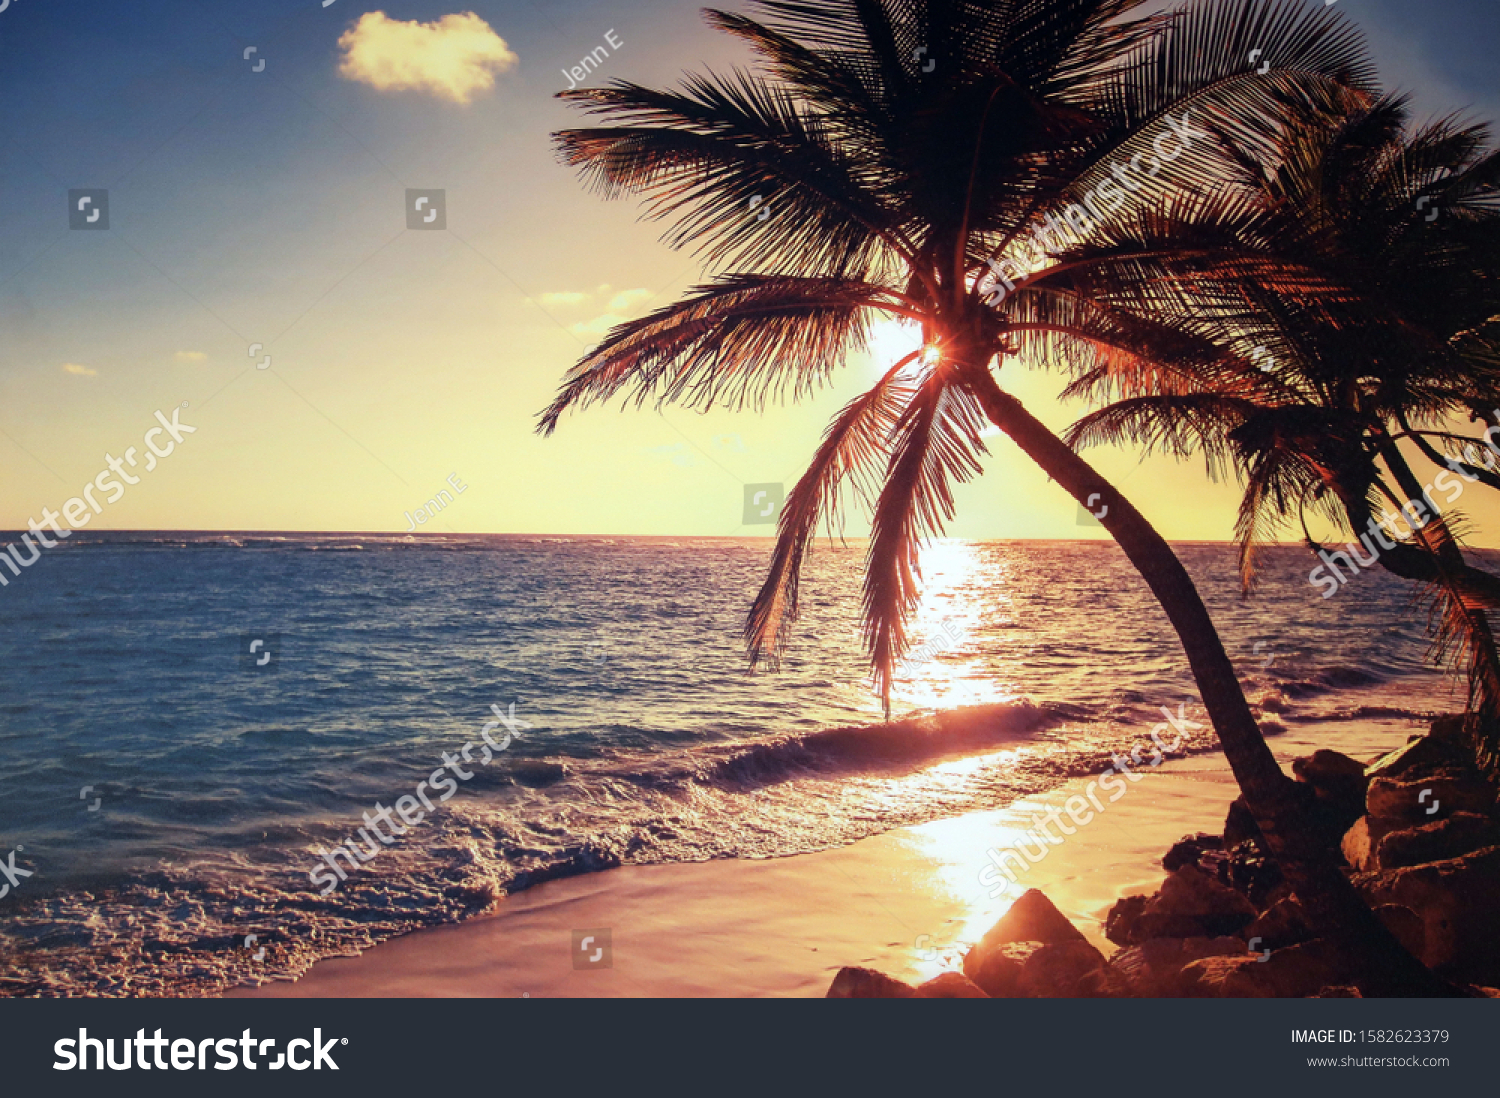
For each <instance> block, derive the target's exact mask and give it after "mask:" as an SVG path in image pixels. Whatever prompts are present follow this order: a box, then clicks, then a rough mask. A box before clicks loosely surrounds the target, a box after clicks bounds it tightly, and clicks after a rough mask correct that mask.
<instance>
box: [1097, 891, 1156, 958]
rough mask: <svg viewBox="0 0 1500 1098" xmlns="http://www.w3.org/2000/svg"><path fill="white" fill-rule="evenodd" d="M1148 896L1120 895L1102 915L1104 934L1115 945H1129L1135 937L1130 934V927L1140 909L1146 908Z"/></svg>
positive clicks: (1133, 923) (1138, 914)
mask: <svg viewBox="0 0 1500 1098" xmlns="http://www.w3.org/2000/svg"><path fill="white" fill-rule="evenodd" d="M1150 899H1151V897H1150V896H1122V897H1121V898H1120V899H1118V900H1116V901H1115V906H1114V907H1112V908H1110V909H1109V914H1108V915H1106V916H1105V917H1104V936H1105V937H1106V938H1108V939H1109V940H1110V941H1111V942H1114V943H1115V945H1119V946H1122V945H1129V944H1130V943H1131V942H1134V941H1135V940H1136V939H1135V938H1134V937H1133V936H1132V929H1131V928H1132V927H1134V926H1135V921H1136V919H1137V918H1139V917H1140V914H1141V912H1142V911H1145V910H1146V904H1147V902H1149V901H1150Z"/></svg>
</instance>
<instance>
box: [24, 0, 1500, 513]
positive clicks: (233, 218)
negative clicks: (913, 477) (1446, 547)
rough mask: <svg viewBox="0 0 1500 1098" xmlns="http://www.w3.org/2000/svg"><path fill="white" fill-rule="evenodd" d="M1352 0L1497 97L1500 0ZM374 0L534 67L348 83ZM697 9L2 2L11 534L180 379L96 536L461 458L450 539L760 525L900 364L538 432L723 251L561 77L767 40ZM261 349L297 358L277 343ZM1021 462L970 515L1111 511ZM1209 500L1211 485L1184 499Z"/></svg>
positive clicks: (1048, 385) (429, 475)
mask: <svg viewBox="0 0 1500 1098" xmlns="http://www.w3.org/2000/svg"><path fill="white" fill-rule="evenodd" d="M1338 3H1339V8H1340V10H1342V11H1343V12H1344V13H1345V14H1346V15H1347V16H1348V17H1349V18H1352V19H1354V20H1355V21H1356V22H1358V23H1359V24H1360V25H1361V26H1362V27H1363V28H1364V29H1365V30H1366V32H1367V33H1368V35H1369V37H1370V41H1371V45H1372V47H1373V49H1374V51H1375V53H1376V55H1377V58H1378V60H1379V63H1380V66H1381V69H1382V73H1383V74H1384V76H1385V78H1386V81H1387V83H1388V84H1389V85H1391V86H1397V87H1403V88H1406V89H1409V90H1413V91H1414V92H1416V93H1417V104H1418V106H1419V108H1420V109H1421V110H1422V111H1424V112H1427V113H1441V112H1447V111H1451V110H1455V109H1470V110H1472V111H1473V112H1474V113H1477V114H1478V115H1480V116H1482V117H1489V118H1497V117H1500V98H1497V96H1500V92H1497V88H1500V81H1497V80H1496V75H1497V73H1496V67H1497V66H1496V60H1495V49H1496V47H1497V46H1500V33H1497V32H1500V6H1497V5H1496V4H1494V3H1493V0H1490V2H1487V3H1480V2H1478V0H1450V2H1446V3H1443V4H1442V5H1441V6H1440V7H1430V6H1427V5H1422V4H1417V3H1401V2H1397V0H1338ZM726 6H730V7H733V6H734V5H732V4H729V5H726ZM377 10H379V11H383V12H385V14H386V15H387V16H388V17H389V19H391V20H398V21H402V22H417V23H432V22H435V21H437V20H440V19H442V18H443V17H445V16H457V15H460V14H462V13H465V12H470V11H472V12H473V13H474V14H475V15H476V16H477V17H478V18H479V19H481V20H483V22H484V23H485V24H487V25H488V27H489V28H492V30H493V33H494V34H495V35H498V36H499V37H500V38H501V39H503V40H504V43H505V46H506V47H507V48H508V49H509V51H511V52H513V53H514V55H515V57H516V61H515V63H514V65H512V66H510V67H508V68H505V69H504V71H497V72H495V73H494V84H493V87H491V88H488V89H484V90H482V91H480V92H477V93H476V94H474V95H473V96H472V98H471V99H470V101H469V102H467V103H457V102H454V101H451V100H449V99H445V98H443V97H442V96H440V95H437V94H432V93H430V92H428V91H423V90H389V89H387V90H381V89H380V88H377V87H374V86H372V85H371V84H369V83H366V82H360V81H356V80H352V79H348V78H346V77H344V76H341V75H340V72H339V67H340V53H341V50H340V46H339V40H340V37H341V36H342V35H344V34H345V33H346V32H348V31H349V30H350V28H351V27H353V26H354V25H355V24H356V23H357V22H358V21H360V20H361V17H363V16H365V15H366V14H367V13H369V12H373V11H377ZM698 11H699V7H698V5H697V4H693V3H681V2H675V0H648V2H644V3H632V4H630V5H618V4H616V5H609V4H604V3H576V2H571V0H569V2H563V3H555V4H553V3H537V4H526V3H484V2H481V3H475V4H472V5H463V6H456V5H451V4H445V3H431V2H419V3H405V2H402V3H390V4H386V5H384V6H383V7H378V8H377V7H373V6H371V5H369V4H367V3H358V2H356V0H335V2H334V3H332V4H331V5H330V6H328V7H327V8H324V7H322V6H321V5H320V3H319V2H318V0H255V2H253V3H234V4H231V3H227V2H224V0H162V2H160V3H153V4H149V5H135V4H119V3H103V2H98V0H45V2H44V0H11V2H10V4H9V6H8V7H6V8H5V10H3V11H0V102H4V103H5V104H6V111H5V112H4V115H3V120H0V188H3V192H4V196H5V199H4V201H3V202H0V332H3V333H4V338H3V340H0V432H3V433H0V472H3V475H0V527H7V528H14V527H17V526H21V525H24V523H25V520H26V518H27V517H28V516H30V515H37V514H39V513H40V511H41V508H42V507H43V506H50V507H54V508H56V507H59V506H60V505H61V504H62V502H63V501H64V500H65V499H67V498H68V497H69V496H73V495H75V494H77V492H78V491H79V489H80V488H81V486H82V485H83V484H84V483H86V482H87V481H90V480H93V479H94V477H95V475H96V474H97V473H98V472H99V471H100V470H101V469H102V468H103V455H104V453H105V452H106V451H110V452H111V453H116V454H118V453H119V452H120V451H121V449H123V448H124V447H125V446H128V445H130V444H132V442H138V440H139V437H140V435H141V434H142V432H144V431H145V430H146V429H148V428H149V427H150V426H151V425H152V423H153V422H154V419H153V413H154V412H155V411H156V410H157V409H166V408H170V407H172V406H179V407H180V406H181V405H182V402H183V401H186V402H188V407H187V409H185V410H184V411H183V412H182V419H183V420H184V421H186V422H189V423H192V424H195V425H197V426H198V427H199V428H200V430H199V432H198V433H197V434H196V435H194V436H193V437H192V438H191V439H189V440H188V441H187V442H186V443H185V444H184V445H183V448H182V451H181V453H180V455H178V456H174V457H173V458H172V459H171V460H170V461H167V462H164V463H163V466H162V468H161V470H160V471H159V472H158V473H154V474H153V476H152V479H150V480H149V481H147V482H146V483H145V484H143V486H142V487H140V488H136V489H132V491H131V492H130V493H129V494H128V495H127V496H126V498H125V499H123V500H121V501H120V502H119V503H118V504H116V505H113V506H112V507H110V508H109V509H108V510H107V511H106V512H105V514H103V515H101V516H100V517H99V520H98V521H99V525H100V526H101V527H104V526H107V527H114V528H136V529H145V528H183V529H359V530H397V529H402V530H404V529H405V528H406V523H405V519H404V516H405V514H406V513H407V512H410V511H412V510H413V509H414V508H415V507H417V506H419V505H420V503H421V502H422V501H423V500H425V499H427V498H429V497H430V496H432V494H433V493H434V492H435V491H436V490H437V489H438V488H440V487H442V486H443V485H444V483H445V482H446V478H447V477H448V476H449V475H450V474H453V473H457V474H458V475H459V476H460V477H461V478H462V480H463V481H465V482H466V483H468V484H469V485H470V486H471V487H472V488H473V489H475V490H474V491H470V492H468V493H466V494H465V495H464V496H463V498H462V501H461V504H462V506H456V507H454V508H452V509H450V510H449V511H448V512H447V513H445V515H444V516H443V521H442V523H440V524H435V527H434V528H436V529H453V530H468V531H481V530H494V531H506V532H558V533H625V534H629V533H636V534H704V535H715V534H728V533H734V532H739V533H750V532H755V533H761V532H766V531H765V530H764V529H763V528H762V529H755V530H750V529H745V528H741V527H740V525H739V523H740V519H741V513H740V509H741V486H742V485H743V484H744V483H761V482H781V481H787V482H789V481H790V480H791V479H793V478H794V477H795V475H796V474H797V473H798V472H799V471H800V468H801V464H802V463H803V462H804V461H805V460H806V457H807V456H808V455H809V454H810V453H811V450H812V448H813V447H814V445H815V444H816V439H817V437H818V435H819V433H820V432H821V429H822V427H823V425H824V424H825V423H826V422H827V420H828V418H829V417H830V416H831V415H832V413H833V411H834V410H835V409H836V408H837V407H838V406H839V405H840V404H841V403H842V401H843V400H844V399H847V397H848V395H849V394H850V392H852V387H853V386H855V385H857V384H858V383H859V382H860V381H861V380H863V379H865V378H867V377H868V376H869V371H870V370H871V369H873V368H874V365H875V364H873V363H856V364H854V365H853V366H852V367H851V370H850V371H849V377H848V379H847V382H848V384H847V385H845V386H844V387H843V388H841V389H835V390H832V391H830V392H828V393H825V394H823V395H822V396H821V397H819V398H818V399H816V400H814V401H812V402H811V403H810V404H808V405H807V406H805V407H799V408H795V409H791V410H788V411H777V412H773V413H772V414H771V415H769V416H767V417H764V418H762V417H758V416H753V415H748V414H747V415H739V416H735V415H730V414H728V413H719V412H715V413H713V414H710V415H707V416H698V415H695V414H690V413H682V412H676V413H674V412H668V413H667V415H666V416H665V417H661V416H658V415H656V414H655V413H653V412H650V411H647V412H639V413H638V412H629V413H626V414H624V415H620V414H617V413H616V412H614V411H613V410H598V411H594V412H590V413H586V414H584V415H583V416H579V417H573V418H570V419H568V420H565V421H564V425H563V428H562V430H560V432H559V434H558V435H557V436H556V437H554V438H553V439H551V440H541V439H537V438H535V437H534V436H532V434H531V433H530V432H531V427H532V423H533V416H534V414H535V412H536V411H537V410H538V409H540V408H541V407H542V406H543V405H544V404H545V403H546V402H547V401H548V399H550V396H551V393H552V391H553V390H554V388H555V386H556V383H557V380H558V379H559V377H560V376H561V375H562V373H563V371H564V370H565V369H566V368H567V367H568V366H569V365H570V364H571V363H572V361H573V360H574V359H575V358H576V357H577V355H578V354H579V353H580V352H581V351H582V350H583V349H584V348H585V347H587V346H588V345H590V344H591V343H592V342H594V341H595V340H596V339H597V338H598V336H599V335H600V334H602V332H603V330H604V329H605V328H607V327H608V325H609V324H610V323H612V322H614V321H616V320H618V319H622V318H624V317H628V316H635V315H639V314H640V313H641V312H644V311H646V310H648V309H650V308H653V307H656V306H659V305H662V304H665V303H666V302H668V301H670V300H671V299H672V297H673V296H675V295H676V294H677V293H679V292H681V291H682V290H683V289H685V288H686V287H687V286H689V285H691V284H692V283H693V282H694V281H696V279H697V277H698V275H699V273H700V272H699V268H698V266H697V264H696V263H694V262H693V260H692V259H691V257H689V256H685V255H682V254H679V253H674V252H671V251H670V250H669V249H667V248H666V247H665V246H663V245H661V244H660V243H659V242H658V240H657V233H658V229H657V227H656V226H654V225H651V224H643V223H640V222H639V221H638V219H637V210H636V208H635V207H634V206H633V205H632V204H630V203H605V202H602V201H600V200H599V199H598V198H596V197H595V196H593V195H590V194H589V193H587V192H586V191H585V190H584V188H583V187H582V186H581V185H580V183H579V182H578V180H577V179H576V178H575V177H574V175H573V174H572V173H571V172H570V171H569V170H567V169H565V168H563V167H561V166H560V165H558V164H557V163H556V161H555V159H554V157H553V154H552V151H551V148H550V146H549V144H548V140H547V138H548V134H549V133H550V132H551V131H553V130H555V129H557V128H559V127H561V126H564V125H568V124H570V123H572V122H573V121H575V118H576V116H574V115H572V114H571V112H570V111H569V110H567V109H566V108H565V107H564V106H563V105H561V104H560V103H558V102H557V101H555V100H554V99H553V98H552V96H553V95H554V93H556V92H557V91H560V90H562V89H563V88H566V87H567V86H568V80H567V78H566V77H565V75H564V73H563V72H562V71H561V70H563V69H564V68H567V67H571V66H573V65H576V64H578V62H579V60H580V59H581V58H582V57H584V56H585V55H587V54H589V53H590V51H592V50H595V49H596V48H597V47H599V46H601V45H603V44H604V42H605V35H606V33H607V32H609V31H613V32H614V35H615V38H616V40H618V41H620V42H621V46H620V48H619V49H618V50H614V51H611V55H610V56H609V57H608V58H607V59H606V60H605V61H604V62H603V64H602V67H601V68H600V70H599V72H598V73H596V74H594V77H593V78H592V79H591V81H590V82H591V83H597V82H601V81H602V80H605V79H608V78H610V77H615V76H620V77H627V78H630V79H632V80H638V81H641V82H643V83H647V84H657V85H662V84H668V83H672V82H675V81H676V80H677V79H678V77H679V76H680V75H681V74H682V73H683V71H684V70H701V69H703V68H705V67H716V68H720V69H723V68H725V67H727V66H728V65H729V64H731V63H734V62H736V61H742V60H743V59H744V56H743V54H742V53H741V52H740V50H739V49H738V47H737V45H736V44H735V43H734V42H732V41H731V40H728V39H727V38H725V37H724V36H722V35H717V34H714V33H712V32H710V31H709V30H708V29H707V28H706V27H704V26H703V24H702V21H701V18H700V17H699V14H698ZM250 47H254V49H255V53H254V54H252V55H251V57H250V59H249V60H246V59H245V57H244V51H245V50H246V49H248V48H250ZM261 61H264V62H265V65H264V68H263V69H261V71H259V72H257V71H255V66H256V65H258V64H259V63H260V62H261ZM90 187H107V188H108V189H109V191H110V219H111V228H110V231H109V232H107V233H92V232H78V231H70V230H68V229H67V222H66V216H65V212H66V197H67V192H68V190H69V189H72V188H90ZM406 188H441V189H443V190H445V191H446V194H447V203H448V213H447V217H448V231H446V232H433V233H425V232H411V231H406V229H405V221H404V199H405V190H406ZM257 343H258V344H261V345H262V352H261V354H262V355H263V354H269V355H271V356H272V359H273V366H272V368H271V369H269V370H265V371H258V370H255V369H253V365H254V362H255V361H256V359H254V358H252V357H251V356H250V354H249V347H250V346H251V345H252V344H257ZM1056 388H1057V384H1056V379H1049V378H1047V377H1045V376H1044V375H1027V376H1026V378H1025V379H1024V380H1023V381H1022V382H1021V389H1020V392H1021V394H1022V395H1023V398H1024V399H1026V400H1027V401H1028V403H1030V404H1032V406H1034V407H1036V408H1037V409H1038V411H1039V413H1041V414H1043V415H1044V418H1046V419H1047V420H1048V422H1049V423H1052V424H1054V425H1055V426H1059V427H1060V426H1062V425H1063V424H1065V423H1066V422H1068V421H1069V420H1070V419H1071V418H1072V415H1073V414H1076V410H1077V409H1076V408H1067V409H1064V408H1060V407H1057V406H1055V405H1054V404H1052V403H1051V396H1052V393H1053V392H1054V391H1055V389H1056ZM1014 458H1015V455H1014V453H1013V452H1008V451H1005V449H1004V447H1003V446H999V447H997V448H996V458H995V459H994V460H995V461H997V462H1002V463H1004V469H1005V476H1004V477H1003V478H1002V482H1003V488H997V486H996V484H995V483H994V482H993V481H994V478H988V480H989V483H986V482H985V481H981V482H980V483H979V484H977V485H974V486H970V487H969V488H967V489H965V490H964V492H963V494H962V495H961V496H960V507H961V515H960V520H959V522H957V523H956V524H955V525H954V527H953V531H952V532H953V533H955V534H959V535H965V536H1019V537H1071V536H1077V535H1079V534H1089V535H1096V534H1097V533H1098V531H1097V530H1080V529H1079V528H1078V526H1077V523H1076V515H1075V509H1074V508H1073V505H1072V503H1071V501H1068V500H1067V499H1066V498H1065V497H1062V496H1061V495H1060V493H1059V492H1058V490H1057V489H1056V488H1055V487H1054V486H1051V485H1049V484H1048V483H1047V482H1046V480H1045V478H1044V477H1042V476H1041V475H1040V474H1039V473H1037V472H1035V471H1034V470H1032V469H1030V468H1029V467H1027V466H1026V465H1025V463H1023V462H1020V461H1017V460H1014ZM1099 461H1100V464H1101V465H1102V466H1103V467H1104V468H1105V470H1106V471H1107V472H1108V473H1110V474H1111V475H1113V476H1115V477H1117V478H1120V479H1123V478H1125V477H1126V476H1129V477H1130V480H1129V482H1128V483H1127V484H1126V485H1125V487H1126V490H1127V491H1128V492H1130V493H1131V494H1132V495H1133V496H1135V497H1136V498H1137V499H1138V502H1139V503H1140V505H1141V506H1142V508H1143V510H1145V511H1146V512H1147V514H1148V515H1150V516H1151V517H1152V518H1153V519H1154V520H1156V521H1157V522H1158V523H1159V524H1160V525H1162V527H1163V529H1164V530H1166V531H1167V533H1168V534H1169V536H1174V537H1182V538H1225V537H1228V536H1229V534H1230V526H1231V523H1232V515H1233V505H1234V500H1235V493H1234V491H1233V489H1232V488H1227V487H1217V488H1207V487H1205V486H1203V484H1202V481H1201V473H1200V472H1199V471H1198V469H1197V467H1196V466H1187V467H1174V466H1170V465H1167V464H1165V463H1151V464H1149V465H1147V466H1145V467H1142V468H1140V469H1137V467H1136V462H1135V459H1134V458H1133V457H1131V456H1129V455H1126V454H1123V453H1122V454H1117V455H1113V456H1108V455H1106V456H1101V457H1100V458H1099ZM1189 491H1191V492H1195V493H1198V495H1197V496H1196V497H1195V498H1196V499H1198V500H1199V501H1200V503H1201V505H1200V506H1196V507H1195V508H1194V509H1193V513H1192V514H1191V515H1183V514H1181V513H1180V512H1181V508H1180V507H1179V506H1177V504H1178V503H1179V502H1180V500H1181V499H1182V498H1183V495H1182V493H1184V492H1189ZM1480 514H1481V517H1483V518H1488V517H1489V516H1488V515H1487V514H1486V513H1485V512H1482V511H1481V512H1480ZM1497 517H1500V514H1497ZM1485 529H1486V530H1490V529H1494V530H1496V531H1500V523H1488V522H1486V523H1485ZM1485 540H1486V541H1489V540H1491V539H1489V538H1486V539H1485Z"/></svg>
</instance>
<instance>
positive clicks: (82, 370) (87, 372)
mask: <svg viewBox="0 0 1500 1098" xmlns="http://www.w3.org/2000/svg"><path fill="white" fill-rule="evenodd" d="M62 368H63V372H64V373H69V374H77V375H78V376H79V377H98V376H99V371H98V370H91V369H89V368H88V367H87V366H80V365H79V364H78V363H76V362H64V363H63V367H62Z"/></svg>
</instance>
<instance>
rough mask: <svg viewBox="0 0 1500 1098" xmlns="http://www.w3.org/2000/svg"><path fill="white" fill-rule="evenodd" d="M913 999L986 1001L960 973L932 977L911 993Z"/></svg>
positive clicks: (986, 996) (947, 973)
mask: <svg viewBox="0 0 1500 1098" xmlns="http://www.w3.org/2000/svg"><path fill="white" fill-rule="evenodd" d="M911 997H912V998H913V999H988V998H989V996H988V995H986V994H985V993H984V992H983V991H982V990H980V988H978V987H976V986H975V985H974V984H973V983H972V982H970V980H969V978H968V977H967V976H965V975H964V974H963V973H962V972H945V973H943V974H942V975H941V976H934V977H933V978H932V979H930V980H928V981H927V982H926V983H925V984H923V985H922V986H921V987H919V988H917V990H916V991H915V992H913V993H912V995H911Z"/></svg>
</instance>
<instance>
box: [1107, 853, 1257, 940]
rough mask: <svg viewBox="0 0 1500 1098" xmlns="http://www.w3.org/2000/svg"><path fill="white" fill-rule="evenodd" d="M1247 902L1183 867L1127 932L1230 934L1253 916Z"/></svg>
mask: <svg viewBox="0 0 1500 1098" xmlns="http://www.w3.org/2000/svg"><path fill="white" fill-rule="evenodd" d="M1255 915H1256V911H1255V908H1254V906H1252V905H1251V903H1250V901H1249V900H1247V899H1245V897H1243V896H1241V895H1240V894H1239V893H1238V892H1235V891H1234V890H1233V889H1230V888H1226V887H1224V886H1223V885H1221V884H1220V883H1219V882H1218V881H1216V880H1214V879H1213V878H1212V877H1209V876H1208V875H1207V874H1205V873H1202V872H1200V871H1199V870H1196V869H1194V868H1192V867H1191V866H1183V867H1182V868H1181V869H1179V870H1177V871H1176V872H1175V873H1173V874H1171V875H1170V876H1169V877H1167V879H1166V880H1165V881H1163V882H1162V886H1161V891H1160V892H1158V893H1157V894H1156V895H1155V896H1153V897H1152V898H1151V899H1150V900H1149V901H1148V902H1147V904H1146V907H1145V910H1143V911H1142V912H1141V913H1140V915H1139V916H1137V917H1136V920H1135V924H1134V925H1133V927H1132V928H1131V932H1132V934H1133V936H1134V938H1135V940H1136V941H1145V940H1147V939H1148V938H1217V937H1220V936H1222V935H1225V934H1234V933H1236V932H1238V931H1239V930H1240V929H1242V928H1243V927H1244V926H1246V925H1247V924H1248V923H1249V922H1250V921H1251V920H1253V919H1254V918H1255Z"/></svg>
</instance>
